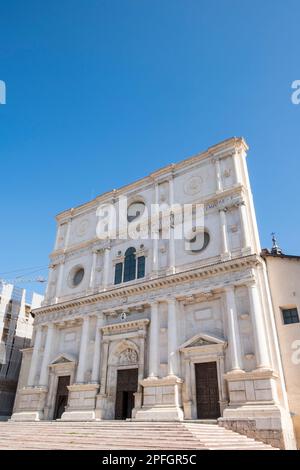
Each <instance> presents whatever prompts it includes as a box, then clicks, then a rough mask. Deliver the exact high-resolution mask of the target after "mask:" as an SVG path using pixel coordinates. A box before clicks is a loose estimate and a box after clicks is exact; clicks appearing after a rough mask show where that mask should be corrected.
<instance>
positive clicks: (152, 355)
mask: <svg viewBox="0 0 300 470" xmlns="http://www.w3.org/2000/svg"><path fill="white" fill-rule="evenodd" d="M159 336H160V328H159V315H158V302H153V303H152V304H151V322H150V339H149V377H158V376H159V359H160V357H159V356H160V354H159V352H160V351H159Z"/></svg>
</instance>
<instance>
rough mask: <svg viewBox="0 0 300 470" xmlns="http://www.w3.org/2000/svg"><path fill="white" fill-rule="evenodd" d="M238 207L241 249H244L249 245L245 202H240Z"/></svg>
mask: <svg viewBox="0 0 300 470" xmlns="http://www.w3.org/2000/svg"><path fill="white" fill-rule="evenodd" d="M239 208H240V220H241V235H242V240H241V241H242V249H243V250H245V249H249V248H250V246H251V243H250V233H249V224H248V216H247V208H246V206H245V202H242V203H241V204H240V206H239Z"/></svg>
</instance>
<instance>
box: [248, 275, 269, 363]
mask: <svg viewBox="0 0 300 470" xmlns="http://www.w3.org/2000/svg"><path fill="white" fill-rule="evenodd" d="M248 292H249V301H250V311H251V320H252V328H253V334H254V345H255V357H256V366H257V369H270V358H269V351H268V345H267V334H266V329H265V323H264V318H263V311H262V308H261V302H260V298H259V292H258V288H257V284H256V283H255V282H253V283H251V284H249V285H248Z"/></svg>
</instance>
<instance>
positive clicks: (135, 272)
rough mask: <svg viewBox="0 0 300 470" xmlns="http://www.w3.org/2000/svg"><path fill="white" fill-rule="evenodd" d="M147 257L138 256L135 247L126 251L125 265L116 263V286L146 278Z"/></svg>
mask: <svg viewBox="0 0 300 470" xmlns="http://www.w3.org/2000/svg"><path fill="white" fill-rule="evenodd" d="M145 265H146V258H145V256H143V255H142V256H138V257H137V256H136V249H135V248H133V247H130V248H128V249H127V250H126V251H125V256H124V263H116V266H115V285H116V284H121V282H128V281H133V280H134V279H140V278H142V277H145Z"/></svg>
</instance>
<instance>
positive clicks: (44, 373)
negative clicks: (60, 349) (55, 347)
mask: <svg viewBox="0 0 300 470" xmlns="http://www.w3.org/2000/svg"><path fill="white" fill-rule="evenodd" d="M54 331H55V327H54V324H53V323H50V325H48V329H47V337H46V344H45V349H44V355H43V362H42V368H41V374H40V380H39V385H40V386H42V387H47V385H48V379H49V373H48V372H49V371H48V366H49V362H50V356H51V348H52V343H53V337H54Z"/></svg>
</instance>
